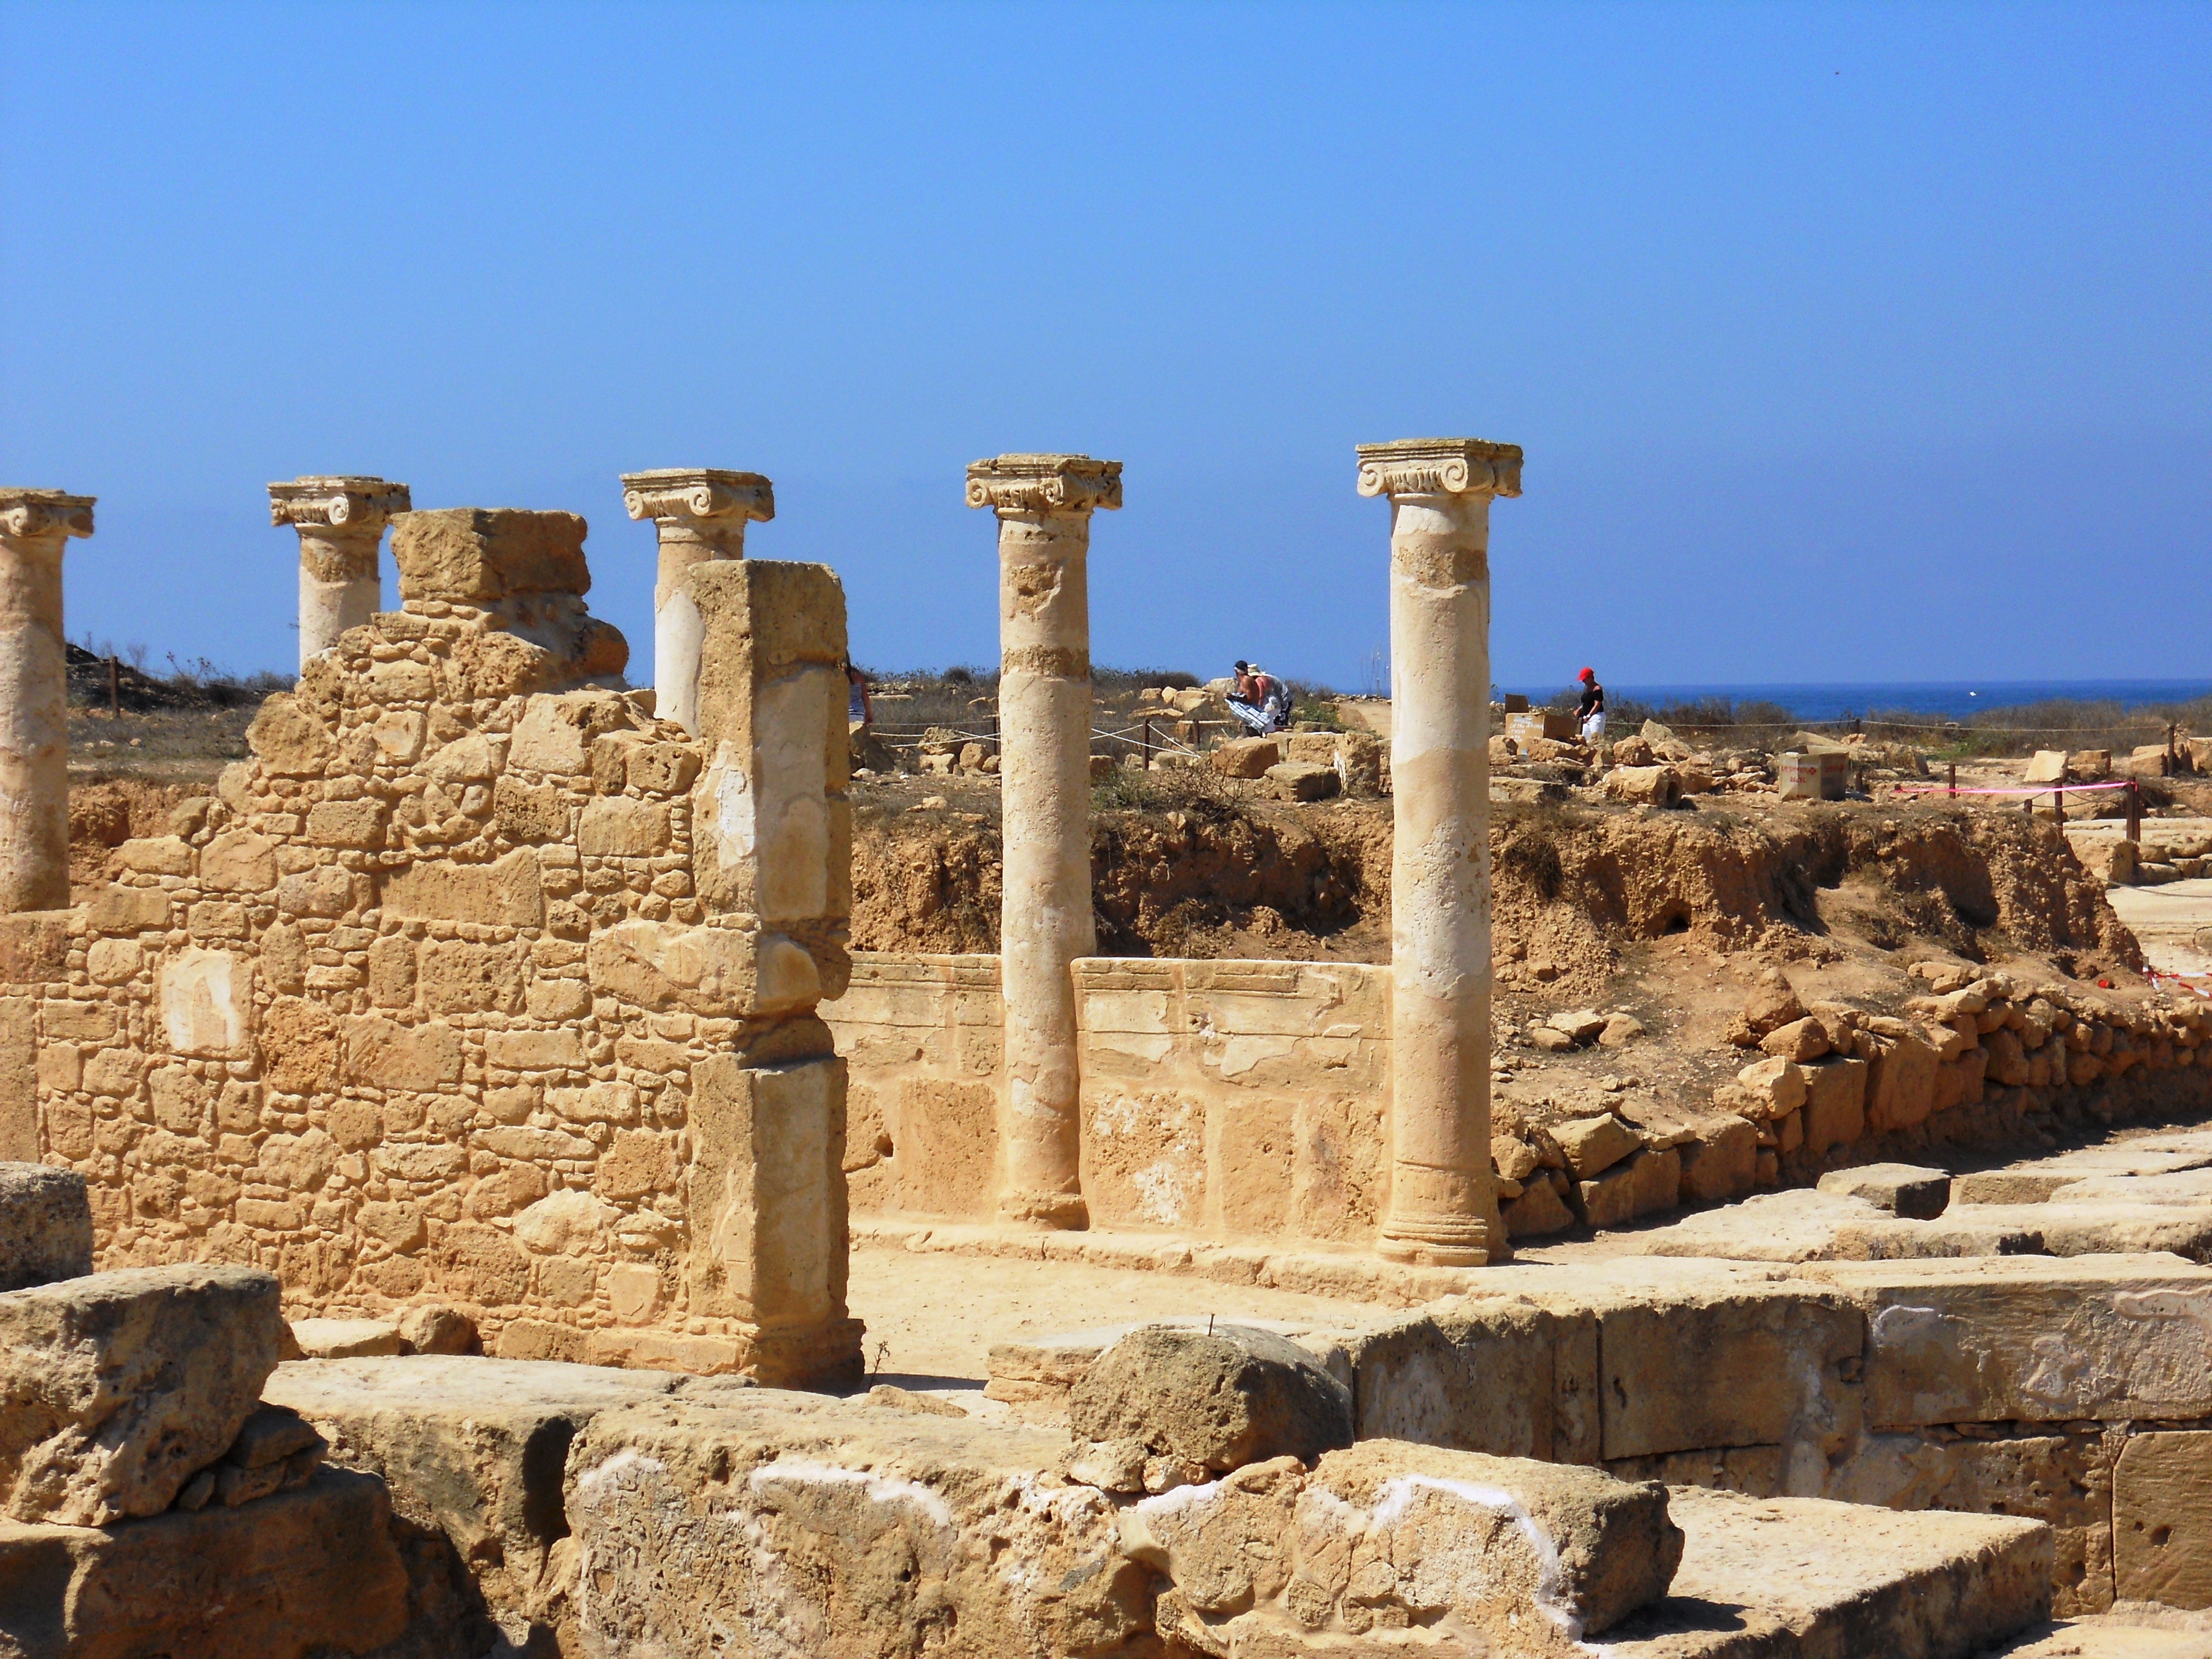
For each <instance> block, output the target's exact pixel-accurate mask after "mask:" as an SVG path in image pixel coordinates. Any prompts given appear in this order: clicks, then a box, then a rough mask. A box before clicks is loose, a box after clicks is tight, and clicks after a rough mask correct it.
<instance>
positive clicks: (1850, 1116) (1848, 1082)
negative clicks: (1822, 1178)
mask: <svg viewBox="0 0 2212 1659" xmlns="http://www.w3.org/2000/svg"><path fill="white" fill-rule="evenodd" d="M1803 1070H1804V1077H1805V1106H1804V1112H1805V1152H1806V1155H1807V1156H1808V1158H1819V1157H1820V1156H1822V1155H1823V1154H1825V1153H1826V1152H1827V1150H1828V1148H1830V1147H1831V1146H1849V1145H1850V1143H1851V1142H1853V1141H1855V1140H1857V1139H1858V1138H1859V1137H1860V1135H1862V1134H1863V1133H1865V1132H1866V1081H1867V1063H1866V1061H1864V1060H1836V1059H1831V1060H1823V1061H1821V1062H1820V1064H1818V1065H1814V1066H1806V1067H1804V1068H1803Z"/></svg>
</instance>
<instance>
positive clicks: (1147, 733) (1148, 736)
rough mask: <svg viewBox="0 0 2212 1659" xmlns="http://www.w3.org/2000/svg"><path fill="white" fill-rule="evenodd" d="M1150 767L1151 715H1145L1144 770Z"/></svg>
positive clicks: (1148, 769) (1150, 768)
mask: <svg viewBox="0 0 2212 1659" xmlns="http://www.w3.org/2000/svg"><path fill="white" fill-rule="evenodd" d="M1145 770H1146V771H1147V772H1149V771H1151V770H1152V716H1151V715H1150V714H1147V715H1146V716H1145Z"/></svg>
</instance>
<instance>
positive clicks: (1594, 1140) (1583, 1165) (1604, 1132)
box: [1552, 1112, 1644, 1181]
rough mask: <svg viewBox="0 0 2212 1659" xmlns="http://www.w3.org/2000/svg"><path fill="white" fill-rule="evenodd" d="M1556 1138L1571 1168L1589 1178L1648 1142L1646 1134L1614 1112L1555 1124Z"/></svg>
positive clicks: (1577, 1173)
mask: <svg viewBox="0 0 2212 1659" xmlns="http://www.w3.org/2000/svg"><path fill="white" fill-rule="evenodd" d="M1552 1139H1554V1140H1555V1141H1557V1142H1558V1143H1559V1150H1560V1151H1561V1152H1565V1154H1566V1158H1567V1167H1568V1168H1569V1169H1571V1170H1573V1171H1574V1172H1575V1174H1576V1175H1577V1176H1581V1177H1582V1178H1583V1180H1585V1181H1587V1180H1589V1178H1590V1177H1591V1176H1596V1175H1600V1174H1602V1173H1603V1172H1604V1171H1605V1170H1609V1169H1611V1168H1612V1167H1613V1165H1614V1164H1618V1163H1620V1161H1621V1159H1623V1158H1627V1157H1629V1156H1630V1155H1631V1154H1632V1153H1633V1152H1637V1151H1638V1149H1639V1148H1641V1147H1642V1146H1643V1145H1644V1137H1643V1136H1642V1135H1640V1134H1638V1133H1637V1132H1636V1131H1635V1130H1633V1129H1632V1128H1630V1127H1628V1125H1626V1123H1623V1122H1622V1121H1620V1119H1619V1118H1617V1117H1615V1116H1614V1115H1613V1114H1612V1113H1611V1112H1606V1113H1603V1114H1601V1115H1599V1116H1596V1117H1584V1118H1575V1119H1571V1120H1570V1121H1567V1122H1565V1123H1559V1124H1554V1125H1553V1128H1552Z"/></svg>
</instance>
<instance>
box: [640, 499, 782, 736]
mask: <svg viewBox="0 0 2212 1659" xmlns="http://www.w3.org/2000/svg"><path fill="white" fill-rule="evenodd" d="M622 487H623V507H624V508H625V509H626V510H627V511H628V512H629V515H630V517H631V518H633V519H641V520H642V519H650V520H653V527H654V528H655V529H656V530H657V531H659V534H660V573H659V577H658V578H657V579H656V580H654V582H653V713H654V714H656V715H658V716H659V718H660V719H662V720H674V721H675V722H676V723H677V724H678V725H679V726H682V727H683V728H684V730H685V731H686V732H691V733H692V734H693V735H695V736H696V735H697V733H698V730H699V642H700V637H701V631H702V625H701V623H700V621H699V608H698V606H697V605H694V604H693V603H692V601H691V599H690V596H689V595H688V594H686V593H685V592H684V577H685V576H686V575H688V574H690V571H691V568H692V567H693V566H694V565H696V564H702V563H704V562H707V561H708V560H709V559H742V558H744V556H745V526H747V525H748V524H750V523H751V522H753V521H754V520H769V519H773V518H774V517H775V486H774V485H773V484H771V483H769V481H768V480H767V479H766V478H763V477H761V475H760V474H759V473H757V472H725V471H720V470H719V469H717V468H714V467H703V466H671V467H663V468H660V469H659V470H658V471H652V472H625V473H623V475H622Z"/></svg>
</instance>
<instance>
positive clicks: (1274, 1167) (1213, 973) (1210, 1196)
mask: <svg viewBox="0 0 2212 1659" xmlns="http://www.w3.org/2000/svg"><path fill="white" fill-rule="evenodd" d="M1942 971H1943V970H1936V972H1937V973H1938V974H1939V975H1941V974H1942ZM1073 975H1074V980H1075V990H1076V1008H1077V1022H1078V1027H1079V1057H1080V1066H1081V1092H1082V1103H1083V1191H1084V1196H1085V1199H1086V1200H1087V1201H1088V1202H1089V1204H1090V1206H1091V1216H1092V1218H1093V1220H1094V1222H1097V1223H1099V1224H1103V1225H1109V1226H1121V1227H1127V1226H1136V1227H1162V1228H1166V1229H1170V1230H1171V1231H1176V1232H1177V1233H1185V1234H1194V1235H1200V1236H1205V1237H1213V1238H1218V1239H1224V1240H1228V1241H1236V1240H1262V1239H1267V1240H1275V1239H1281V1240H1292V1239H1306V1240H1313V1241H1323V1242H1352V1243H1371V1242H1372V1240H1373V1239H1374V1237H1376V1231H1377V1230H1378V1228H1379V1225H1380V1218H1381V1216H1382V1215H1383V1213H1384V1212H1385V1208H1386V1206H1387V1204H1388V1201H1389V1181H1390V1165H1389V1123H1388V1121H1387V1119H1388V1103H1389V1085H1390V1064H1391V1042H1390V974H1389V969H1388V968H1387V967H1374V966H1366V965H1362V964H1358V963H1316V962H1245V961H1208V962H1196V961H1174V960H1166V959H1161V960H1151V959H1132V958H1120V957H1085V958H1080V959H1079V960H1078V961H1077V962H1076V963H1074V965H1073ZM1929 992H1930V994H1927V995H1924V996H1922V997H1919V998H1916V999H1913V1000H1911V1003H1910V1004H1909V1006H1907V1008H1906V1009H1905V1011H1904V1015H1905V1017H1903V1018H1899V1017H1897V1016H1893V1015H1882V1014H1866V1013H1861V1012H1857V1011H1855V1010H1851V1009H1848V1008H1844V1007H1843V1006H1840V1005H1835V1004H1823V1005H1821V1006H1820V1010H1819V1011H1818V1012H1817V1013H1816V1014H1815V1015H1814V1016H1806V1015H1803V1014H1802V1011H1797V1010H1792V1011H1791V1012H1794V1013H1795V1014H1796V1018H1793V1019H1791V1020H1790V1021H1788V1022H1786V1023H1778V1024H1774V1025H1772V1026H1766V1025H1762V1026H1761V1027H1760V1029H1759V1033H1758V1035H1759V1036H1766V1037H1767V1038H1768V1041H1767V1042H1766V1043H1765V1050H1766V1051H1765V1052H1761V1051H1760V1049H1759V1048H1752V1049H1751V1051H1750V1052H1749V1053H1747V1054H1745V1055H1744V1056H1743V1058H1744V1059H1745V1060H1748V1061H1749V1062H1750V1063H1749V1064H1748V1065H1746V1066H1743V1067H1742V1070H1741V1073H1740V1075H1739V1079H1738V1080H1737V1081H1735V1082H1731V1083H1724V1084H1723V1085H1721V1086H1720V1087H1719V1088H1718V1089H1717V1090H1716V1091H1714V1099H1713V1102H1712V1108H1711V1112H1710V1113H1709V1114H1707V1115H1705V1116H1703V1117H1702V1118H1700V1119H1699V1121H1697V1123H1696V1124H1695V1126H1694V1127H1693V1128H1692V1130H1691V1131H1689V1132H1684V1131H1680V1130H1669V1131H1665V1132H1659V1131H1654V1132H1649V1133H1646V1132H1640V1131H1637V1130H1635V1129H1633V1128H1632V1127H1626V1126H1617V1125H1615V1124H1613V1121H1612V1120H1610V1119H1601V1120H1589V1119H1583V1120H1577V1121H1561V1122H1558V1123H1553V1124H1547V1125H1542V1126H1538V1125H1534V1124H1529V1125H1522V1126H1518V1127H1516V1126H1515V1125H1513V1124H1511V1123H1510V1122H1502V1123H1501V1124H1500V1125H1499V1126H1498V1128H1497V1130H1496V1133H1495V1139H1494V1143H1493V1163H1494V1167H1495V1170H1496V1173H1497V1180H1498V1191H1499V1194H1500V1197H1501V1198H1502V1199H1503V1200H1504V1219H1505V1222H1506V1225H1507V1226H1508V1228H1509V1230H1510V1231H1511V1232H1512V1233H1513V1234H1514V1235H1515V1236H1516V1237H1522V1236H1528V1237H1541V1236H1542V1235H1544V1234H1547V1233H1550V1232H1553V1231H1559V1229H1560V1228H1563V1227H1565V1226H1567V1225H1571V1224H1572V1223H1573V1222H1574V1221H1575V1220H1576V1219H1577V1211H1578V1212H1579V1215H1580V1217H1581V1218H1586V1219H1587V1220H1588V1221H1589V1223H1590V1224H1591V1225H1595V1226H1597V1227H1599V1228H1605V1227H1608V1226H1615V1225H1622V1224H1625V1223H1627V1222H1630V1221H1633V1220H1637V1219H1639V1218H1643V1217H1645V1216H1650V1215H1654V1214H1657V1213H1660V1212H1665V1211H1668V1210H1672V1209H1674V1208H1677V1207H1679V1206H1686V1205H1699V1204H1711V1203H1719V1202H1727V1201H1730V1200H1738V1199H1741V1198H1744V1197H1747V1196H1748V1195H1749V1194H1752V1193H1753V1192H1755V1191H1759V1190H1762V1189H1771V1188H1775V1187H1778V1186H1808V1185H1810V1184H1812V1182H1814V1180H1815V1179H1816V1178H1817V1177H1818V1176H1819V1175H1820V1172H1821V1170H1824V1169H1826V1168H1827V1167H1829V1166H1830V1164H1831V1162H1832V1161H1836V1159H1837V1154H1838V1151H1839V1149H1840V1150H1842V1152H1843V1158H1844V1160H1845V1161H1850V1162H1863V1161H1865V1157H1866V1155H1867V1154H1868V1153H1869V1152H1875V1151H1876V1150H1877V1149H1878V1150H1879V1154H1880V1155H1887V1154H1889V1153H1891V1152H1896V1153H1898V1154H1899V1155H1905V1154H1906V1153H1909V1152H1913V1151H1915V1150H1917V1149H1920V1148H1924V1146H1926V1145H1927V1144H1929V1143H1942V1142H1946V1141H1961V1142H1969V1143H1998V1142H2010V1141H2012V1140H2015V1139H2018V1138H2020V1137H2021V1135H2022V1134H2023V1133H2025V1131H2026V1130H2027V1127H2029V1126H2031V1125H2033V1124H2036V1123H2039V1122H2043V1123H2047V1122H2049V1121H2051V1120H2052V1119H2053V1118H2054V1117H2056V1118H2057V1119H2060V1120H2063V1121H2069V1122H2075V1123H2079V1122H2118V1121H2130V1120H2134V1119H2151V1120H2157V1119H2174V1118H2180V1117H2185V1116H2188V1115H2191V1114H2194V1113H2197V1112H2201V1111H2203V1109H2206V1107H2207V1106H2208V1105H2212V1067H2208V1066H2206V1065H2205V1064H2203V1062H2202V1061H2201V1060H2200V1059H2199V1052H2200V1050H2201V1049H2202V1048H2203V1045H2204V1044H2205V1043H2206V1042H2212V1011H2207V1010H2205V1009H2203V1008H2202V1007H2201V1006H2196V1005H2192V1004H2189V1003H2184V1004H2180V1005H2179V1006H2174V1007H2172V1008H2166V1009H2159V1008H2154V1007H2143V1006H2130V1005H2125V1004H2123V1003H2121V1002H2119V1001H2118V1000H2106V999H2102V998H2099V997H2096V996H2095V995H2094V994H2091V993H2087V992H2084V993H2081V994H2075V995H2066V994H2058V993H2054V992H2050V991H2047V990H2036V991H2031V990H2029V989H2027V988H2026V987H2014V986H2013V985H2012V984H2011V982H2010V981H2008V979H2007V978H2006V976H2004V975H1993V976H1991V977H1989V978H1986V979H1983V980H1979V981H1971V982H1970V981H1966V977H1965V975H1964V973H1963V971H1962V970H1950V971H1949V972H1948V977H1943V978H1942V979H1941V981H1940V989H1939V988H1938V987H1936V986H1930V987H1929ZM822 1012H823V1018H824V1019H826V1020H827V1021H828V1022H829V1025H830V1028H831V1029H832V1030H834V1031H835V1032H836V1039H837V1050H838V1052H839V1053H840V1054H842V1055H844V1056H845V1058H846V1061H847V1064H848V1066H849V1067H850V1069H851V1077H852V1082H851V1105H850V1111H851V1132H850V1135H849V1138H848V1144H847V1152H846V1169H847V1173H848V1181H849V1182H850V1188H851V1194H852V1200H851V1201H852V1206H853V1209H854V1212H856V1213H861V1214H868V1215H882V1216H887V1217H888V1216H916V1217H936V1218H946V1219H951V1220H957V1221H963V1222H981V1221H988V1220H990V1219H991V1218H993V1217H994V1213H995V1208H994V1206H995V1200H996V1191H997V1188H996V1184H995V1183H996V1178H997V1177H996V1167H997V1158H998V1118H997V1113H998V1098H999V1094H1000V1090H1001V1088H1002V1086H1003V1084H1002V1080H1001V1079H1000V1054H1001V1048H1000V1001H999V958H998V957H994V956H987V955H978V956H927V955H916V954H905V953H898V952H890V951H883V952H878V951H856V952H854V956H853V977H852V982H851V986H850V988H849V989H848V990H847V992H846V993H845V994H844V995H843V997H842V998H841V999H840V1000H837V1001H836V1002H834V1003H829V1004H825V1005H824V1006H823V1011H822ZM1831 1027H1832V1029H1831ZM1745 1041H1746V1042H1753V1041H1755V1037H1753V1036H1750V1035H1747V1036H1746V1037H1745ZM1598 1126H1603V1127H1598ZM1554 1132H1556V1133H1554ZM1861 1143H1865V1145H1864V1146H1861ZM1854 1148H1857V1149H1858V1150H1857V1152H1852V1151H1850V1150H1849V1149H1854ZM1537 1188H1543V1189H1545V1190H1542V1191H1538V1190H1535V1189H1537Z"/></svg>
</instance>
